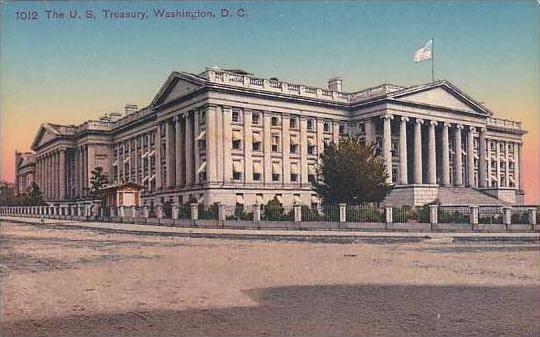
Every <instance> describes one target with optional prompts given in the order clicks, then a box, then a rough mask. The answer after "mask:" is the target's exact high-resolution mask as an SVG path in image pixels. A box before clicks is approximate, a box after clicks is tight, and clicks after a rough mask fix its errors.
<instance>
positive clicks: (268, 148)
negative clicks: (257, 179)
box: [263, 111, 272, 183]
mask: <svg viewBox="0 0 540 337" xmlns="http://www.w3.org/2000/svg"><path fill="white" fill-rule="evenodd" d="M271 119H272V114H271V112H270V111H264V114H263V150H264V164H263V171H264V182H265V183H272V157H271V156H272V139H271V134H270V125H271V122H272V121H271Z"/></svg>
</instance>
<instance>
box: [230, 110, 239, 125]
mask: <svg viewBox="0 0 540 337" xmlns="http://www.w3.org/2000/svg"><path fill="white" fill-rule="evenodd" d="M232 121H233V123H240V110H239V109H233V111H232Z"/></svg>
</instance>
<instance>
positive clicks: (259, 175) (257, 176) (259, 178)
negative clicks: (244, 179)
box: [253, 173, 261, 181]
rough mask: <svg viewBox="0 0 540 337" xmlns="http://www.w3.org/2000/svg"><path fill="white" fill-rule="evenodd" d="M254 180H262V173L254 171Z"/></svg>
mask: <svg viewBox="0 0 540 337" xmlns="http://www.w3.org/2000/svg"><path fill="white" fill-rule="evenodd" d="M253 180H254V181H261V174H260V173H253Z"/></svg>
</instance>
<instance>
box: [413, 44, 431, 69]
mask: <svg viewBox="0 0 540 337" xmlns="http://www.w3.org/2000/svg"><path fill="white" fill-rule="evenodd" d="M432 44H433V40H429V41H428V42H427V43H426V45H425V46H424V47H423V48H420V49H418V50H417V51H416V53H415V54H414V62H416V63H418V62H422V61H426V60H431V45H432Z"/></svg>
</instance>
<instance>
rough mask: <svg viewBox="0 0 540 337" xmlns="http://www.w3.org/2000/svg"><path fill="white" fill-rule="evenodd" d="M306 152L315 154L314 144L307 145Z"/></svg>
mask: <svg viewBox="0 0 540 337" xmlns="http://www.w3.org/2000/svg"><path fill="white" fill-rule="evenodd" d="M307 153H308V154H315V146H314V145H308V147H307Z"/></svg>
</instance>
